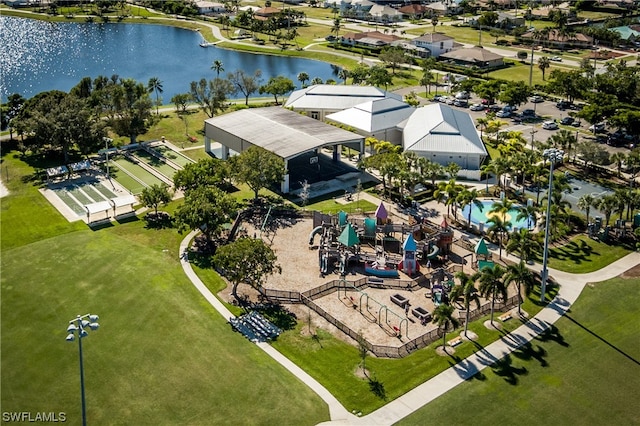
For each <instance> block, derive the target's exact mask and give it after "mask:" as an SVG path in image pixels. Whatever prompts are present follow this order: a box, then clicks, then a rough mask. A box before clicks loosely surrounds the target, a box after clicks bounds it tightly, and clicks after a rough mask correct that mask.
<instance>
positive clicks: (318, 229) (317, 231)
mask: <svg viewBox="0 0 640 426" xmlns="http://www.w3.org/2000/svg"><path fill="white" fill-rule="evenodd" d="M321 232H322V225H320V226H316V227H315V228H313V231H311V233H310V234H309V245H310V246H311V245H313V239H314V238H315V236H316V235H318V234H320V233H321Z"/></svg>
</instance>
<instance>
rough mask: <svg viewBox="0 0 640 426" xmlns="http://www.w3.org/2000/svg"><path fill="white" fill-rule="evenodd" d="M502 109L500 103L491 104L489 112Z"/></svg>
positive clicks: (488, 108)
mask: <svg viewBox="0 0 640 426" xmlns="http://www.w3.org/2000/svg"><path fill="white" fill-rule="evenodd" d="M498 111H502V107H501V106H500V105H489V106H488V107H487V112H498Z"/></svg>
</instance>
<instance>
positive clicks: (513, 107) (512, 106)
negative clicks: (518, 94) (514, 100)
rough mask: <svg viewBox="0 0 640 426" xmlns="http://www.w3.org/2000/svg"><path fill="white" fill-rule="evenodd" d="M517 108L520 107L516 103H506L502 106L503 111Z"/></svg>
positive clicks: (512, 110) (511, 110)
mask: <svg viewBox="0 0 640 426" xmlns="http://www.w3.org/2000/svg"><path fill="white" fill-rule="evenodd" d="M517 109H518V107H516V106H514V105H505V106H503V107H502V110H503V111H509V112H514V111H515V110H517Z"/></svg>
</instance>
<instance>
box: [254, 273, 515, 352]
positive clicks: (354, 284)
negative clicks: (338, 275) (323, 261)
mask: <svg viewBox="0 0 640 426" xmlns="http://www.w3.org/2000/svg"><path fill="white" fill-rule="evenodd" d="M454 269H455V268H454ZM460 269H461V268H460ZM451 272H454V271H451ZM429 282H430V280H429V279H428V278H425V279H423V280H422V282H418V281H417V280H413V281H411V280H383V279H379V278H375V277H366V278H361V279H358V280H355V281H348V280H332V281H330V282H328V283H325V284H323V285H321V286H319V287H315V288H312V289H310V290H307V291H305V292H302V293H300V292H297V291H285V290H275V289H266V288H265V289H263V292H262V293H263V295H264V296H265V297H267V298H268V299H270V300H273V301H279V302H281V303H294V304H299V303H302V304H304V305H306V306H308V307H309V308H311V309H313V311H314V312H316V313H317V314H318V315H320V316H321V317H323V318H324V319H325V320H327V321H328V322H329V323H330V324H332V325H333V326H335V327H336V328H337V329H338V330H340V331H342V332H343V333H344V334H346V335H347V336H349V337H351V338H352V339H354V340H355V341H362V344H364V345H365V346H366V347H367V349H368V350H369V351H370V352H371V353H372V354H374V355H375V356H377V357H386V358H402V357H405V356H407V355H409V354H410V353H412V352H414V351H416V350H418V349H422V348H424V347H427V346H428V345H430V344H431V343H433V342H435V341H436V340H438V339H440V338H442V332H441V331H440V329H433V330H430V331H428V332H426V333H424V334H422V335H420V336H418V337H416V338H414V339H412V340H410V341H409V342H407V343H405V344H404V345H402V346H386V345H374V344H372V343H370V342H369V341H367V340H366V339H364V338H363V337H362V336H361V335H360V334H359V333H357V332H356V331H354V330H352V329H351V328H350V327H349V326H348V325H346V324H345V323H343V322H342V321H340V320H338V319H337V318H335V317H334V316H333V315H331V314H330V313H328V312H327V311H325V310H324V309H323V308H321V307H320V306H319V305H318V304H317V303H315V302H314V300H316V299H319V298H321V297H324V296H326V295H329V294H331V293H335V292H336V291H338V292H339V291H344V292H345V293H346V292H347V291H349V292H353V291H362V290H364V289H366V288H367V287H375V288H385V289H397V290H409V291H413V290H416V289H420V288H424V287H425V286H428V285H429ZM518 303H519V296H518V295H517V294H516V295H514V296H511V297H509V298H507V299H506V300H505V301H499V302H495V303H494V305H493V308H494V311H495V312H504V311H507V310H509V309H511V308H513V307H515V306H517V305H518ZM459 312H460V318H459V321H460V325H461V326H463V325H464V322H465V320H466V311H465V310H460V311H459ZM490 312H491V301H485V302H484V303H483V304H481V305H480V306H479V307H476V308H474V309H471V310H470V311H469V321H474V320H476V319H478V318H480V317H482V316H484V315H487V314H489V313H490Z"/></svg>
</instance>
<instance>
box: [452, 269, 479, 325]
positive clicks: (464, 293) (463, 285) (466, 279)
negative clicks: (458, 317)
mask: <svg viewBox="0 0 640 426" xmlns="http://www.w3.org/2000/svg"><path fill="white" fill-rule="evenodd" d="M455 276H456V278H457V279H459V280H460V284H459V285H457V286H455V287H453V289H452V290H451V294H450V295H449V298H450V300H456V299H457V298H458V297H462V298H463V303H464V309H465V320H464V335H465V337H468V336H467V328H468V327H469V307H470V306H471V303H472V302H475V304H476V306H477V307H478V309H480V297H479V295H478V289H477V288H476V281H477V280H478V278H480V273H479V272H476V273H475V274H472V275H468V274H467V273H465V272H464V271H460V272H457V273H456V275H455Z"/></svg>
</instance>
